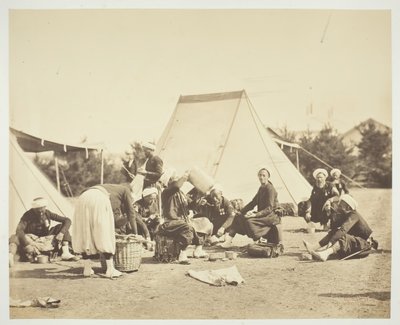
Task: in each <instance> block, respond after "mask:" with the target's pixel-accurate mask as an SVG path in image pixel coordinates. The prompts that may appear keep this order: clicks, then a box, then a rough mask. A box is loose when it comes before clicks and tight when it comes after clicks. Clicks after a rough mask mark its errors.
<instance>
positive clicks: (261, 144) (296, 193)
mask: <svg viewBox="0 0 400 325" xmlns="http://www.w3.org/2000/svg"><path fill="white" fill-rule="evenodd" d="M271 114H273V112H271ZM156 154H158V155H159V156H160V157H161V158H162V159H163V160H164V163H165V165H166V166H169V167H173V168H175V169H176V170H177V172H178V173H182V172H184V171H185V170H187V169H190V168H192V167H194V166H197V167H199V168H200V169H202V170H203V171H205V172H206V173H207V174H209V175H210V176H212V177H213V178H214V179H215V181H216V182H218V183H220V184H221V185H222V186H223V188H224V192H225V194H226V196H227V197H229V198H230V199H234V198H242V199H243V200H244V201H245V202H248V201H249V200H250V199H251V198H252V197H253V196H254V195H255V193H256V192H257V189H258V187H259V182H258V178H257V172H258V170H259V169H260V167H262V166H265V167H266V168H267V169H268V170H269V171H270V174H271V179H270V180H271V182H272V183H273V184H274V186H275V188H276V190H277V192H278V200H279V201H280V202H281V203H293V204H297V203H298V202H300V201H301V200H303V199H305V198H307V197H309V195H310V193H311V186H310V184H309V183H308V182H307V180H306V179H305V178H304V177H303V176H302V175H301V173H300V172H299V171H298V170H297V169H296V167H295V166H294V165H293V164H292V162H291V161H290V160H289V159H288V158H287V156H286V155H285V154H284V152H283V151H282V150H281V148H280V147H279V146H278V145H277V144H276V143H275V141H274V140H273V139H272V138H271V136H270V135H269V134H268V132H267V131H266V129H265V127H264V125H263V123H262V122H261V121H260V119H259V117H258V115H257V113H256V111H255V110H254V108H253V106H252V104H251V102H250V100H249V98H248V96H247V94H246V92H245V91H244V90H242V91H235V92H226V93H214V94H203V95H190V96H181V97H180V98H179V101H178V103H177V105H176V108H175V111H174V112H173V114H172V116H171V118H170V120H169V122H168V124H167V126H166V128H165V130H164V132H163V134H162V136H161V138H160V139H159V141H158V143H157V149H156Z"/></svg>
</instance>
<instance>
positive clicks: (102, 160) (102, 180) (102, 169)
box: [100, 150, 104, 184]
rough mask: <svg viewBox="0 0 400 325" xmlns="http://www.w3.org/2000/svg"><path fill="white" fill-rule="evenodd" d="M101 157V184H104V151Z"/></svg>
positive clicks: (101, 152)
mask: <svg viewBox="0 0 400 325" xmlns="http://www.w3.org/2000/svg"><path fill="white" fill-rule="evenodd" d="M100 157H101V171H100V173H101V174H100V184H103V183H104V157H103V150H101V151H100Z"/></svg>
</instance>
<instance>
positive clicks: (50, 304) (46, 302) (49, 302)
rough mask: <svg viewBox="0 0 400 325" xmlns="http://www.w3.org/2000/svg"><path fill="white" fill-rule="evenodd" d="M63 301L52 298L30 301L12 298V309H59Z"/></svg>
mask: <svg viewBox="0 0 400 325" xmlns="http://www.w3.org/2000/svg"><path fill="white" fill-rule="evenodd" d="M60 302H61V300H59V299H54V298H52V297H37V298H34V299H29V300H22V299H13V298H10V307H42V308H58V307H59V306H60Z"/></svg>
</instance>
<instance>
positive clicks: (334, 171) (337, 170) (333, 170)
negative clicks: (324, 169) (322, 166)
mask: <svg viewBox="0 0 400 325" xmlns="http://www.w3.org/2000/svg"><path fill="white" fill-rule="evenodd" d="M333 174H339V176H340V175H341V174H342V172H341V171H340V169H337V168H333V169H332V170H331V176H332V177H333Z"/></svg>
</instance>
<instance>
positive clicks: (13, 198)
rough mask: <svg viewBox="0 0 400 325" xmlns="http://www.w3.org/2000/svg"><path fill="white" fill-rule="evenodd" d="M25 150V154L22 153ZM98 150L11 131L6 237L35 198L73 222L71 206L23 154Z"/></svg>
mask: <svg viewBox="0 0 400 325" xmlns="http://www.w3.org/2000/svg"><path fill="white" fill-rule="evenodd" d="M23 149H24V150H23ZM76 150H80V151H88V150H98V149H97V148H96V149H93V148H87V147H79V146H70V145H64V144H60V143H56V142H50V141H46V140H43V139H40V138H37V137H33V136H31V135H28V134H26V133H23V132H21V131H17V130H15V129H12V128H10V132H9V164H10V169H9V227H8V230H9V233H10V234H12V233H14V232H15V229H16V226H17V224H18V222H19V220H20V218H21V217H22V215H23V214H24V213H25V212H26V211H27V210H29V209H30V208H31V202H32V200H33V199H34V198H36V197H40V196H42V197H45V198H46V199H47V200H48V203H49V205H48V209H49V210H51V211H52V212H54V213H57V214H59V215H62V216H67V217H69V218H71V219H72V217H73V211H74V210H73V205H72V203H71V202H70V201H69V200H68V199H67V198H66V197H64V196H63V195H62V194H61V193H59V192H58V190H57V189H56V187H55V186H54V185H53V183H52V182H51V181H50V180H49V179H48V178H47V177H46V176H45V175H44V174H43V173H42V172H41V171H40V170H39V169H38V168H37V167H36V166H35V164H34V163H33V161H32V160H31V159H30V158H29V157H28V155H27V154H26V152H44V151H55V152H57V151H64V152H67V151H76Z"/></svg>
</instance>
